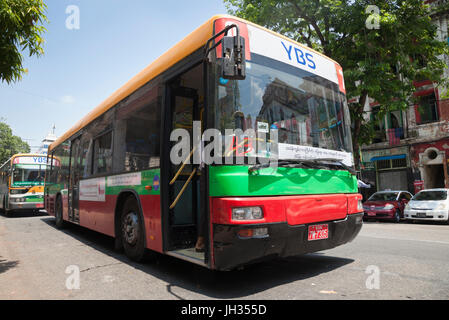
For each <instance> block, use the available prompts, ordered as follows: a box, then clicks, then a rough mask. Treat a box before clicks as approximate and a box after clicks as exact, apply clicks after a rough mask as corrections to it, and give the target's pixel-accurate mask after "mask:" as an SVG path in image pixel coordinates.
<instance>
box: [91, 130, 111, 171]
mask: <svg viewBox="0 0 449 320" xmlns="http://www.w3.org/2000/svg"><path fill="white" fill-rule="evenodd" d="M111 171H112V131H109V132H108V133H106V134H104V135H102V136H101V137H98V138H97V139H95V140H94V174H102V173H108V172H111Z"/></svg>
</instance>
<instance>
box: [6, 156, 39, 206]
mask: <svg viewBox="0 0 449 320" xmlns="http://www.w3.org/2000/svg"><path fill="white" fill-rule="evenodd" d="M46 167H47V156H46V155H42V154H16V155H14V156H12V157H11V158H10V159H9V160H8V161H6V162H5V163H4V164H3V165H2V166H1V167H0V208H1V209H2V210H3V212H4V213H5V214H6V215H10V214H12V213H13V212H15V211H23V210H28V211H34V212H38V211H39V210H41V209H44V177H45V170H46Z"/></svg>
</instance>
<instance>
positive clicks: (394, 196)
mask: <svg viewBox="0 0 449 320" xmlns="http://www.w3.org/2000/svg"><path fill="white" fill-rule="evenodd" d="M412 197H413V195H412V194H411V193H410V192H408V191H379V192H376V193H374V194H373V195H372V196H371V197H369V199H368V200H367V201H366V202H365V203H364V204H363V211H364V212H365V214H364V219H365V220H366V219H368V218H369V219H379V220H380V219H385V220H391V221H394V222H400V221H401V219H402V218H404V209H405V206H406V204H407V203H408V202H409V201H410V199H412Z"/></svg>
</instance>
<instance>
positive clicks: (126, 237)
mask: <svg viewBox="0 0 449 320" xmlns="http://www.w3.org/2000/svg"><path fill="white" fill-rule="evenodd" d="M120 233H121V234H120V238H121V240H122V245H123V249H124V251H125V254H126V256H127V257H128V258H129V259H131V260H133V261H136V262H141V261H143V260H144V258H145V257H146V249H145V233H144V227H143V220H142V215H141V212H140V208H139V205H138V203H137V201H136V200H135V198H134V197H128V198H126V200H125V203H124V204H123V209H122V213H121V216H120Z"/></svg>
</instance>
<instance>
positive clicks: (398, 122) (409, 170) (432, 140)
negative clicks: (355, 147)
mask: <svg viewBox="0 0 449 320" xmlns="http://www.w3.org/2000/svg"><path fill="white" fill-rule="evenodd" d="M427 2H428V3H430V4H431V6H434V5H440V4H443V3H447V2H448V1H447V0H438V1H427ZM448 17H449V12H447V11H444V12H438V13H434V14H432V20H433V23H434V24H435V25H437V27H438V35H437V36H438V38H439V39H440V40H442V41H449V38H448ZM441 59H445V61H446V64H447V65H449V58H448V57H447V56H442V57H441ZM445 77H446V78H448V77H449V70H447V69H446V70H445ZM415 87H416V92H415V96H416V97H417V98H418V102H417V104H414V105H410V106H409V107H408V109H407V110H405V111H394V112H390V113H388V114H387V115H386V116H385V118H384V119H382V120H381V121H376V124H375V130H376V136H375V139H374V140H373V143H372V144H371V145H368V146H363V147H362V168H361V172H360V175H361V179H362V180H363V181H365V182H367V183H369V184H371V186H372V187H371V188H370V189H365V190H362V193H364V196H365V198H366V197H367V196H369V195H370V194H372V193H374V192H376V191H381V190H385V189H391V190H394V189H396V190H397V189H400V190H409V191H410V192H412V193H416V192H417V191H419V190H421V189H423V188H425V189H428V188H440V187H446V188H449V166H448V164H449V163H448V160H449V100H448V99H447V98H445V96H447V91H446V89H444V88H439V87H437V86H435V85H434V84H433V83H432V82H430V81H421V82H416V83H415ZM378 110H379V105H378V104H376V103H375V102H373V101H370V103H367V105H366V106H365V111H366V112H367V113H366V114H367V117H368V119H366V120H371V121H375V120H374V119H375V118H376V117H375V116H376V113H377V112H378ZM369 118H371V119H369Z"/></svg>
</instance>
